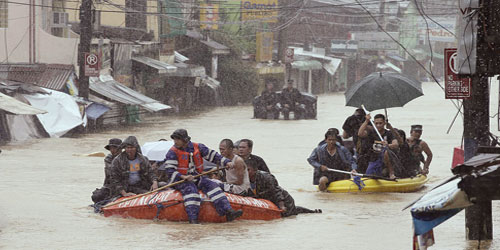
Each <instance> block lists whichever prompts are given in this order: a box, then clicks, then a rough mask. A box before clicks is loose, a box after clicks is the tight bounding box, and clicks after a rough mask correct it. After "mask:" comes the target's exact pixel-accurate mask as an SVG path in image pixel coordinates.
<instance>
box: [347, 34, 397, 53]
mask: <svg viewBox="0 0 500 250" xmlns="http://www.w3.org/2000/svg"><path fill="white" fill-rule="evenodd" d="M387 33H389V34H390V35H391V36H392V37H394V39H396V41H397V40H399V33H398V32H387ZM352 36H353V38H354V40H356V41H358V49H361V50H398V49H399V45H398V44H397V43H395V42H394V41H393V40H392V39H391V38H390V37H389V36H388V35H387V34H386V33H385V32H381V31H380V32H377V31H375V32H356V33H353V34H352Z"/></svg>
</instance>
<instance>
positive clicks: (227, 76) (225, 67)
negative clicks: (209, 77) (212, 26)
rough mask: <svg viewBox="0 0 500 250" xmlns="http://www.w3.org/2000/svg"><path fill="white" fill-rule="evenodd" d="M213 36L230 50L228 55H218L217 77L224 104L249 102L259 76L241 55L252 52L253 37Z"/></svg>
mask: <svg viewBox="0 0 500 250" xmlns="http://www.w3.org/2000/svg"><path fill="white" fill-rule="evenodd" d="M213 38H214V40H217V41H218V42H220V43H222V44H224V45H226V46H228V47H229V48H230V50H231V53H230V54H229V55H224V56H222V57H219V69H218V78H219V81H220V82H221V85H222V89H223V95H224V104H225V105H235V104H237V103H249V102H251V101H252V100H253V97H254V96H256V95H257V89H258V85H259V78H258V74H257V72H256V70H255V68H254V67H253V65H252V64H251V63H250V62H248V61H243V60H242V59H241V55H242V53H243V52H246V53H249V51H252V52H251V53H254V51H255V40H254V37H252V38H253V41H252V40H248V39H246V38H245V37H243V36H237V35H230V34H222V33H216V34H214V36H213ZM247 38H248V37H247Z"/></svg>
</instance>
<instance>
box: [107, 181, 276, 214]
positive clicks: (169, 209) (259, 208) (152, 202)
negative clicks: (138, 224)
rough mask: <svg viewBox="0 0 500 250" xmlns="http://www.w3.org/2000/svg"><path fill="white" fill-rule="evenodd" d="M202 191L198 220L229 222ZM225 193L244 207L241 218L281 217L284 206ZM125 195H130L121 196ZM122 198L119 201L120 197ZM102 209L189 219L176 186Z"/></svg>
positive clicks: (240, 207)
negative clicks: (218, 212)
mask: <svg viewBox="0 0 500 250" xmlns="http://www.w3.org/2000/svg"><path fill="white" fill-rule="evenodd" d="M200 195H201V199H202V202H201V206H200V214H199V217H198V220H199V221H200V222H226V217H225V216H219V214H217V212H216V211H215V207H214V205H213V203H212V202H211V200H210V199H209V198H208V197H207V196H206V195H205V194H203V193H202V192H200ZM225 195H226V197H227V199H228V200H229V203H230V204H231V207H232V208H233V209H234V210H238V209H241V210H243V215H242V216H241V217H239V218H238V219H239V220H274V219H279V218H281V210H280V209H279V208H278V207H277V206H276V205H275V204H274V203H272V202H271V201H268V200H264V199H255V198H251V197H243V196H239V195H235V194H230V193H225ZM125 198H128V197H122V198H120V199H125ZM120 199H118V200H117V201H120ZM102 211H103V212H104V216H105V217H108V216H113V215H116V216H120V217H123V218H129V217H131V218H136V219H160V220H169V221H188V217H187V214H186V211H185V210H184V203H183V199H182V194H181V193H180V192H179V191H177V190H174V189H168V190H164V191H160V192H158V193H152V194H148V195H145V196H139V197H137V198H135V199H131V200H128V201H124V202H122V203H118V204H115V205H113V206H109V207H106V208H103V209H102Z"/></svg>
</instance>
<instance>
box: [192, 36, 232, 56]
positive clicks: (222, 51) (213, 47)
mask: <svg viewBox="0 0 500 250" xmlns="http://www.w3.org/2000/svg"><path fill="white" fill-rule="evenodd" d="M186 36H187V37H190V38H193V39H196V40H198V41H199V42H200V43H202V44H205V45H206V46H207V47H208V49H210V51H211V52H212V54H214V55H226V54H229V52H230V51H229V47H227V46H225V45H223V44H220V43H218V42H216V41H214V40H208V41H207V40H204V39H203V35H202V34H201V33H200V32H198V31H195V30H188V31H187V32H186Z"/></svg>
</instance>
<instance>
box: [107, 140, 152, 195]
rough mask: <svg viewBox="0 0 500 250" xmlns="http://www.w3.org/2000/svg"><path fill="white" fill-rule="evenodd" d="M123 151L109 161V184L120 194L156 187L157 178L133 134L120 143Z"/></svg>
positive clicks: (138, 192)
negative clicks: (110, 167) (110, 169)
mask: <svg viewBox="0 0 500 250" xmlns="http://www.w3.org/2000/svg"><path fill="white" fill-rule="evenodd" d="M120 148H122V149H124V151H123V152H121V153H120V154H118V156H116V158H115V159H114V160H113V162H112V163H111V165H112V171H111V184H112V185H113V188H114V191H115V192H116V193H118V194H120V195H122V196H124V197H125V196H133V195H136V194H142V193H146V192H148V191H149V190H151V189H157V188H158V178H157V176H156V174H155V172H154V171H153V169H152V168H151V164H150V163H149V160H148V158H147V157H145V156H143V155H142V153H141V147H140V146H139V142H138V141H137V138H135V136H129V137H127V138H126V139H125V140H124V141H123V142H122V144H121V146H120Z"/></svg>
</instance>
